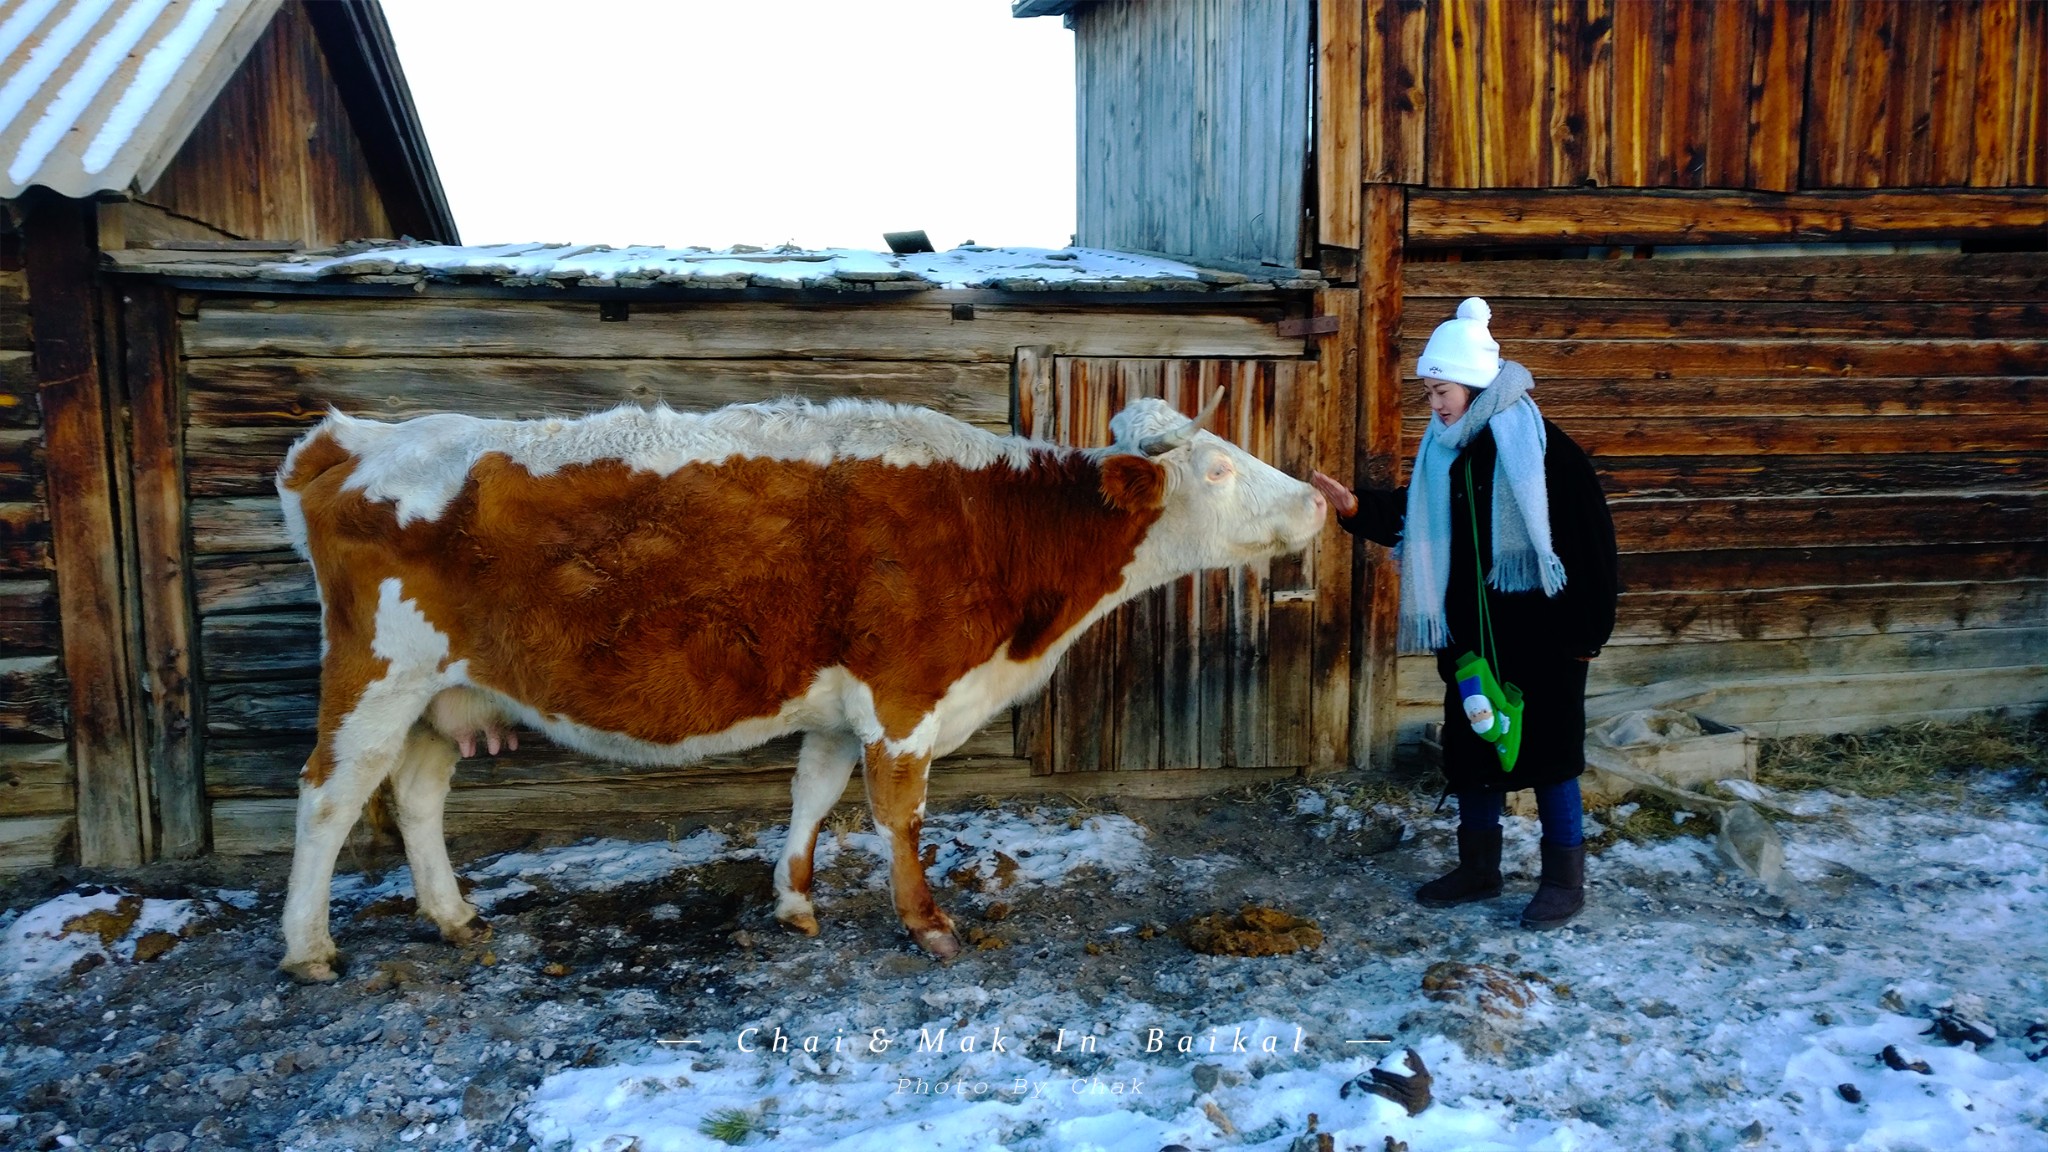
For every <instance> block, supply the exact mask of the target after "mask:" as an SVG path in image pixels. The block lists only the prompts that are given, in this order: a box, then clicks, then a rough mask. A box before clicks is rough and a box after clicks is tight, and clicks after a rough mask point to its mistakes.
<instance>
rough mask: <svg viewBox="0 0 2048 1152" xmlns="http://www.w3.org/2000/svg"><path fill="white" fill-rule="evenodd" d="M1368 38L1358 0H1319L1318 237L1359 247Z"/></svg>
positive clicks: (1317, 96)
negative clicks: (1363, 89) (1362, 98)
mask: <svg viewBox="0 0 2048 1152" xmlns="http://www.w3.org/2000/svg"><path fill="white" fill-rule="evenodd" d="M1364 39H1365V12H1364V9H1363V7H1362V6H1361V5H1360V4H1359V3H1358V0H1317V4H1316V40H1317V44H1316V49H1317V55H1316V69H1315V74H1316V240H1317V242H1318V243H1322V244H1329V245H1334V246H1336V247H1339V248H1356V247H1358V236H1359V218H1360V217H1359V192H1360V189H1361V186H1362V183H1363V178H1364V168H1363V164H1364V151H1363V149H1362V147H1361V141H1360V140H1359V129H1360V117H1361V111H1360V105H1359V100H1360V95H1359V90H1360V84H1361V82H1362V80H1363V79H1364V75H1363V70H1364V61H1363V59H1362V55H1363V49H1364Z"/></svg>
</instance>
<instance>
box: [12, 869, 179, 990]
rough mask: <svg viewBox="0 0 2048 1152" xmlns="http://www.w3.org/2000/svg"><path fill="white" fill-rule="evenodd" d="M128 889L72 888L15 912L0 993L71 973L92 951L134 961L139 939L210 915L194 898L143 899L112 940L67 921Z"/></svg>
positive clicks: (101, 907)
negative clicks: (70, 927) (89, 891)
mask: <svg viewBox="0 0 2048 1152" xmlns="http://www.w3.org/2000/svg"><path fill="white" fill-rule="evenodd" d="M127 898H130V897H129V896H128V894H127V893H123V892H117V891H101V892H95V893H93V894H91V895H83V894H80V893H77V892H67V893H64V894H63V895H61V896H56V897H53V898H51V899H49V900H45V901H43V902H42V903H41V904H38V905H36V906H35V907H33V908H30V909H28V910H27V911H24V912H22V913H21V914H20V915H19V916H17V917H15V918H14V919H13V921H12V922H11V923H9V924H7V925H6V927H5V930H4V933H0V997H5V998H7V999H16V998H19V997H21V996H24V995H27V994H28V993H29V992H31V991H32V990H33V989H34V988H35V987H37V986H38V985H41V984H43V983H45V982H47V981H49V980H51V979H53V978H56V977H60V976H66V975H69V974H70V972H71V970H72V967H73V966H74V965H76V964H77V963H78V962H79V961H81V960H84V959H85V958H86V957H88V956H94V955H96V956H99V957H100V958H101V959H102V960H111V961H120V962H123V963H127V962H132V961H133V960H134V959H135V942H136V941H137V940H139V939H141V938H142V937H144V936H146V935H148V934H149V933H151V932H169V933H171V934H173V935H176V934H177V933H178V932H180V931H181V930H182V929H184V928H185V926H186V925H188V924H191V923H192V922H194V921H195V920H198V919H199V918H200V917H202V916H203V915H205V913H206V911H207V909H206V906H205V905H203V904H202V903H199V902H196V901H192V900H157V899H153V898H152V899H143V900H142V905H141V908H140V909H139V911H138V912H137V914H136V917H135V921H134V922H133V923H132V924H130V925H129V926H128V927H127V929H126V930H125V931H124V932H123V933H122V935H121V936H120V938H119V939H117V940H115V941H113V942H112V944H111V945H110V944H107V943H105V942H103V941H102V940H101V938H100V937H99V935H98V934H96V933H95V932H92V931H90V930H87V929H85V928H83V927H80V928H77V929H73V930H69V931H67V930H66V929H65V927H64V926H65V925H66V924H67V923H70V922H71V921H73V920H75V919H77V918H78V917H80V916H85V915H88V914H90V913H93V912H111V911H113V909H114V908H115V906H116V905H118V904H119V903H120V902H121V901H122V900H123V899H127Z"/></svg>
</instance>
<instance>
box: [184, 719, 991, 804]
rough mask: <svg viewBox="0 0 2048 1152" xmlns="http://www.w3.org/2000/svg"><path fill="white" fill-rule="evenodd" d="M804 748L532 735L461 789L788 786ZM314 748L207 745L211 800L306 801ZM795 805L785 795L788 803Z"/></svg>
mask: <svg viewBox="0 0 2048 1152" xmlns="http://www.w3.org/2000/svg"><path fill="white" fill-rule="evenodd" d="M1012 742H1013V738H1012V735H1011V730H1010V718H1009V716H1008V714H1007V713H1005V714H1004V715H1001V716H998V717H996V718H995V719H994V720H992V721H990V722H989V724H988V725H987V726H986V727H984V728H983V729H982V730H981V731H979V732H976V733H975V734H974V735H972V736H970V737H968V738H967V742H966V743H965V744H962V745H961V746H960V747H959V748H958V749H957V750H956V751H954V752H952V753H950V754H948V755H946V756H942V757H940V758H939V759H938V760H937V761H936V762H935V764H934V768H935V770H936V771H938V772H953V771H956V770H961V769H967V768H972V767H974V766H976V765H980V764H984V763H990V762H1008V761H1011V760H1013V759H1014V757H1012V756H1011V753H1010V749H1011V745H1012ZM799 743H800V738H799V737H794V736H792V737H787V738H784V739H780V740H774V741H770V742H769V743H767V744H763V745H761V746H760V747H758V748H749V749H746V750H744V751H740V752H733V753H729V754H726V755H722V756H713V757H707V758H706V759H704V760H700V761H698V762H696V763H694V764H690V765H685V766H683V767H680V768H677V767H662V766H658V765H646V764H614V763H611V762H609V761H605V760H600V759H598V758H596V757H593V756H585V755H582V754H581V753H578V752H573V751H570V750H569V749H566V748H561V747H558V746H556V745H554V744H553V743H551V742H550V741H549V740H548V738H547V737H545V736H542V735H539V734H537V733H527V734H526V735H525V736H523V737H521V739H520V746H519V750H518V751H516V752H509V751H508V752H504V753H501V754H500V755H497V756H473V757H470V758H468V759H465V760H463V761H461V762H460V763H459V764H458V765H457V770H456V773H455V779H454V782H453V784H454V787H455V788H456V789H458V790H460V789H467V788H491V787H502V786H505V785H527V784H573V783H577V782H579V781H604V780H624V779H635V778H639V779H662V778H682V779H693V780H694V779H704V778H708V777H714V776H718V775H721V774H730V773H736V772H737V773H745V772H758V771H768V772H778V773H780V774H781V778H782V780H783V781H784V782H785V784H786V782H787V780H788V774H789V773H790V772H792V771H793V770H794V769H795V767H796V756H797V746H798V744H799ZM312 744H313V734H312V733H311V732H310V731H306V732H296V733H291V734H286V735H259V736H251V735H223V736H218V737H215V738H213V739H211V740H209V741H208V742H207V753H206V794H207V795H208V796H210V797H214V798H216V799H223V798H249V797H276V796H295V795H297V794H298V774H299V770H300V769H301V768H302V767H303V766H304V765H305V761H306V756H307V754H308V753H309V752H310V751H311V750H312ZM856 775H858V774H856ZM787 799H788V796H787V792H786V791H785V793H784V800H785V802H786V801H787Z"/></svg>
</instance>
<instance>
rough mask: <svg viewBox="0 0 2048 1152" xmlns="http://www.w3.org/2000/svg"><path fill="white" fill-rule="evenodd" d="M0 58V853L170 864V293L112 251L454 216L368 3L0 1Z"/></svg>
mask: <svg viewBox="0 0 2048 1152" xmlns="http://www.w3.org/2000/svg"><path fill="white" fill-rule="evenodd" d="M0 61H4V62H5V63H4V65H0V77H4V78H5V90H6V92H7V95H8V100H7V101H4V102H0V104H4V106H5V107H6V108H7V109H9V110H11V112H12V115H11V118H10V119H8V120H6V122H5V123H0V203H4V209H5V212H4V221H5V223H4V231H0V867H7V866H23V865H32V864H37V863H45V864H46V863H49V862H50V861H51V860H53V859H64V858H83V859H84V860H85V861H87V862H89V863H96V864H114V865H118V864H135V863H140V862H141V861H143V860H145V859H148V858H150V857H152V856H154V855H157V854H159V853H165V854H171V855H183V854H190V853H192V852H195V851H198V850H200V849H201V848H202V847H203V846H204V844H205V842H206V813H205V810H204V808H203V807H202V806H200V804H199V803H198V800H199V796H198V793H197V791H196V788H195V787H194V786H193V785H194V784H195V783H196V778H195V773H196V769H197V763H198V762H197V760H196V759H194V758H193V757H192V755H191V753H193V752H195V751H196V749H197V747H198V744H197V740H198V734H197V733H195V732H193V731H192V730H191V724H192V718H191V716H190V715H189V714H186V713H184V712H181V711H179V710H178V709H177V708H176V707H174V706H173V705H172V701H174V700H175V699H176V698H177V696H178V694H179V693H180V692H181V691H182V690H183V686H184V685H186V684H188V683H189V677H190V676H191V674H192V668H191V666H190V652H191V649H190V644H189V641H188V638H187V635H186V632H185V631H184V628H183V624H182V620H183V618H184V616H185V615H186V614H187V613H188V611H189V609H188V607H187V605H186V603H185V601H184V600H183V596H184V593H183V589H182V586H181V585H180V584H179V583H178V582H177V581H175V580H173V579H170V578H168V577H167V575H166V570H167V569H168V568H170V567H172V566H180V567H181V566H182V565H183V563H184V557H185V554H186V545H185V539H186V527H185V522H184V511H183V494H182V492H181V491H179V490H178V486H179V484H180V483H181V479H180V465H179V463H178V460H179V451H180V443H179V441H180V436H181V429H180V427H179V425H180V422H181V420H182V412H181V409H180V408H179V407H178V403H179V401H178V399H177V397H176V396H174V395H173V394H171V393H169V392H166V391H162V390H161V389H154V390H153V389H152V388H150V387H149V386H148V385H149V382H150V381H152V380H155V379H158V378H160V377H162V376H163V373H164V369H163V367H162V366H161V365H160V364H158V363H157V362H156V361H155V360H153V359H152V358H153V357H156V356H159V355H161V354H162V353H163V351H164V349H163V348H162V347H160V346H159V345H157V344H154V343H152V337H151V335H150V334H151V333H152V331H153V330H154V329H155V328H156V327H157V326H159V325H160V324H163V323H168V322H169V321H168V319H167V318H166V316H165V313H167V312H168V310H170V309H171V308H173V307H174V303H173V302H172V301H171V299H170V298H169V297H167V296H163V295H162V294H159V293H154V292H141V293H134V294H130V293H127V292H126V290H125V289H124V287H123V285H122V284H121V283H120V282H119V281H118V280H116V279H115V278H113V277H112V276H110V275H108V274H107V272H106V271H105V266H106V261H107V260H108V259H110V258H111V255H112V254H117V253H135V254H138V255H139V256H142V257H145V258H146V257H149V256H157V257H169V258H176V257H177V256H179V255H181V254H182V255H186V256H189V255H191V254H192V253H195V252H223V251H238V250H239V251H259V252H267V253H270V254H273V255H276V254H282V253H283V252H286V251H290V250H293V249H296V248H301V247H324V246H326V245H330V244H334V243H337V242H339V241H342V240H347V239H352V238H357V237H362V236H379V235H381V236H393V235H404V234H410V235H413V236H419V237H423V238H433V239H441V240H450V241H452V240H455V239H456V238H457V237H456V233H455V224H454V221H453V219H452V217H451V216H450V215H449V212H448V206H447V203H446V201H445V198H444V197H443V196H442V193H441V186H440V181H439V179H438V177H436V176H435V174H434V166H433V160H432V157H431V156H430V154H429V153H428V152H427V149H426V145H425V137H424V135H423V134H422V132H421V130H420V125H419V121H418V118H417V116H416V115H415V114H414V112H413V108H412V100H411V97H410V95H409V94H408V93H407V90H406V87H405V80H404V76H403V74H402V73H401V72H400V71H399V67H398V58H397V54H396V52H395V50H394V49H393V47H392V44H391V38H390V34H389V32H388V30H387V29H386V27H385V24H384V18H383V13H382V10H381V9H380V8H378V7H377V5H376V4H374V3H363V2H358V0H330V2H323V3H305V2H302V0H290V2H286V3H280V2H279V0H226V2H225V3H220V4H202V3H196V2H193V0H169V3H165V4H154V3H140V2H129V0H116V2H115V3H113V4H110V5H86V4H58V5H48V4H44V5H35V4H27V5H10V6H6V7H0ZM16 97H18V99H16ZM131 382H132V383H133V384H134V385H135V388H134V389H133V390H131V389H130V387H129V385H130V384H131ZM74 817H75V818H74Z"/></svg>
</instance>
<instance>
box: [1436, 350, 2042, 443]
mask: <svg viewBox="0 0 2048 1152" xmlns="http://www.w3.org/2000/svg"><path fill="white" fill-rule="evenodd" d="M1542 375H1543V374H1542V373H1541V372H1537V373H1536V376H1537V379H1539V380H1540V379H1542ZM1423 424H1424V421H1422V420H1419V419H1410V420H1407V421H1404V422H1403V427H1402V432H1403V437H1402V438H1403V440H1404V442H1405V443H1407V444H1410V445H1412V444H1415V443H1417V442H1418V438H1419V437H1420V436H1421V434H1422V429H1423ZM1559 426H1560V427H1562V428H1564V430H1565V432H1566V434H1567V435H1569V436H1570V437H1571V438H1572V439H1573V440H1574V441H1576V442H1577V443H1578V444H1579V446H1580V447H1582V448H1584V449H1585V450H1586V451H1587V452H1589V453H1591V454H1592V456H1593V458H1594V459H1595V460H1599V459H1601V458H1603V457H1607V458H1610V461H1609V462H1610V463H1611V462H1612V459H1613V458H1621V457H1645V456H1650V457H1656V456H1739V455H1748V454H1753V453H1780V452H1783V453H1795V454H1804V455H1827V454H1830V453H1858V454H1860V453H1892V454H1899V455H1910V454H1913V453H1916V452H1918V453H1950V452H1975V453H2034V452H2040V451H2043V450H2048V428H2044V427H2041V426H2039V425H2029V424H2027V423H2025V422H2015V421H2012V420H2010V419H2006V418H2004V417H1997V416H1942V417H1917V416H1895V417H1887V418H1884V419H1870V418H1867V417H1860V416H1802V417H1787V418H1783V419H1775V418H1770V417H1757V418H1745V417H1722V416H1702V417H1697V418H1695V419H1692V420H1685V419H1681V418H1677V417H1673V418H1668V419H1665V418H1654V417H1653V418H1650V419H1634V418H1630V417H1625V416H1622V417H1614V418H1609V419H1601V418H1596V417H1586V416H1579V417H1574V418H1573V419H1572V420H1571V421H1570V422H1569V423H1564V424H1560V425H1559Z"/></svg>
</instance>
